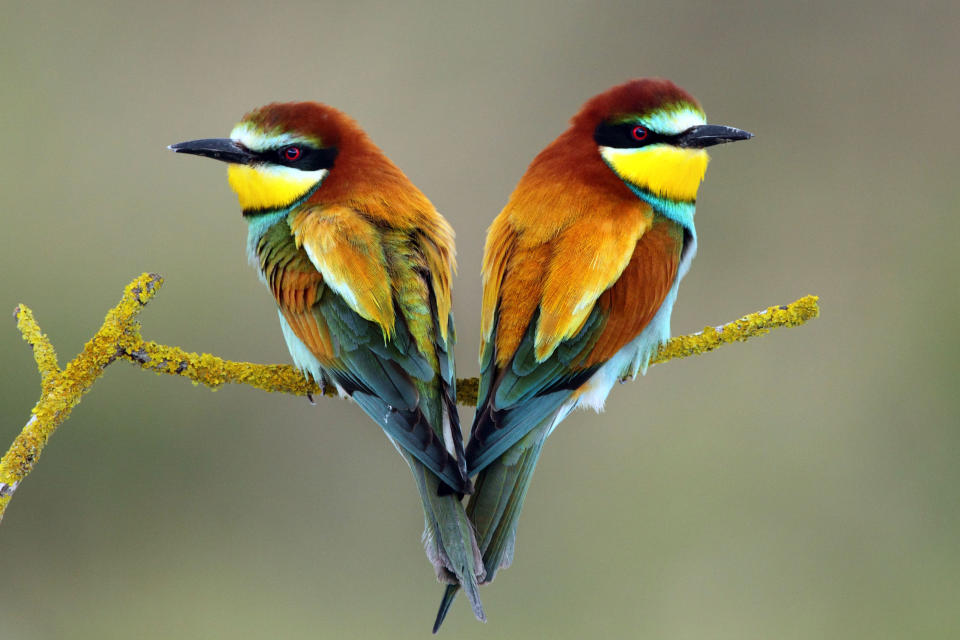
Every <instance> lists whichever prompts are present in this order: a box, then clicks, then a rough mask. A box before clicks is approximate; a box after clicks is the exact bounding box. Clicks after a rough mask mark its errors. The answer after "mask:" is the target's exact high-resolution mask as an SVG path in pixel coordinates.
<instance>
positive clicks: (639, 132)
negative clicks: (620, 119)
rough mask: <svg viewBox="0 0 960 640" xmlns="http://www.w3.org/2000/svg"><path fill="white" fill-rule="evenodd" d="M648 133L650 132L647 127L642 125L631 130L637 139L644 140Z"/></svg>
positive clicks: (631, 133)
mask: <svg viewBox="0 0 960 640" xmlns="http://www.w3.org/2000/svg"><path fill="white" fill-rule="evenodd" d="M647 133H648V132H647V130H646V128H645V127H641V126H640V125H637V126H635V127H634V128H633V129H631V130H630V135H631V136H633V139H634V140H637V141H639V140H644V139H645V138H646V137H647Z"/></svg>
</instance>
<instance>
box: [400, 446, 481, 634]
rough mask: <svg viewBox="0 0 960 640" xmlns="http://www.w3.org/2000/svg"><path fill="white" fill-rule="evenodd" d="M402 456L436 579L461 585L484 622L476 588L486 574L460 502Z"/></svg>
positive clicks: (418, 466)
mask: <svg viewBox="0 0 960 640" xmlns="http://www.w3.org/2000/svg"><path fill="white" fill-rule="evenodd" d="M405 457H407V462H408V463H409V464H410V469H411V470H412V471H413V475H414V477H415V478H416V481H417V488H418V489H419V491H420V499H421V500H422V501H423V515H424V525H425V526H424V531H423V545H424V548H425V549H426V552H427V557H428V558H429V559H430V562H431V563H433V566H434V569H436V572H437V579H438V580H440V581H441V582H446V583H448V584H449V585H451V586H453V585H458V586H462V587H463V590H464V592H465V593H466V594H467V599H468V600H469V601H470V606H471V608H472V609H473V614H474V615H475V616H476V617H477V620H480V621H481V622H486V621H487V617H486V614H485V613H484V612H483V604H482V603H481V602H480V594H479V591H478V585H479V583H480V582H481V581H482V580H483V578H484V575H485V571H484V568H483V559H482V557H481V554H480V549H479V548H478V547H477V540H476V537H475V536H474V530H473V525H471V524H470V519H469V518H468V517H467V514H466V512H465V511H464V509H463V504H462V503H461V502H460V499H459V498H458V497H457V496H456V495H454V494H446V495H438V492H437V489H438V486H439V485H440V483H441V482H442V481H441V480H440V479H439V478H437V476H436V475H434V474H433V473H432V472H431V471H430V470H429V469H427V468H426V467H425V466H424V465H423V464H421V463H420V461H418V460H416V459H415V458H413V457H412V456H405Z"/></svg>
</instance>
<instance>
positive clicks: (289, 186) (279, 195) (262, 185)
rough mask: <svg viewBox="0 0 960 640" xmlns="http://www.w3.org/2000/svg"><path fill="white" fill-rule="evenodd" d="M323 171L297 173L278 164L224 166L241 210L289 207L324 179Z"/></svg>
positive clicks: (297, 171) (325, 171)
mask: <svg viewBox="0 0 960 640" xmlns="http://www.w3.org/2000/svg"><path fill="white" fill-rule="evenodd" d="M326 175H327V170H326V169H319V170H317V171H299V170H297V169H293V168H291V167H283V166H277V165H267V164H259V165H247V164H231V165H229V166H228V167H227V179H228V180H229V181H230V186H231V187H232V188H233V190H234V191H236V192H237V199H238V200H240V206H241V207H242V208H243V210H244V211H251V210H270V209H282V208H284V207H287V206H290V205H291V204H293V203H294V202H296V201H297V200H299V199H300V198H302V197H303V196H305V195H306V194H307V193H308V192H309V191H310V189H312V188H313V187H315V186H316V185H317V184H318V183H319V182H320V181H321V180H323V178H324V176H326Z"/></svg>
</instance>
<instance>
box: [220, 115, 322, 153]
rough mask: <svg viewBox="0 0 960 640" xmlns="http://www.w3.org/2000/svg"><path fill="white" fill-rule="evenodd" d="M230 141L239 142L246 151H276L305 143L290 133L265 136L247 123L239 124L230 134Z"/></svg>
mask: <svg viewBox="0 0 960 640" xmlns="http://www.w3.org/2000/svg"><path fill="white" fill-rule="evenodd" d="M230 139H231V140H234V141H235V142H239V143H240V144H242V145H243V146H245V147H246V148H247V149H251V150H253V151H263V150H264V149H276V148H277V147H282V146H284V145H288V144H294V143H296V142H305V140H303V139H302V138H299V137H297V136H295V135H292V134H290V133H281V134H276V135H267V134H265V133H263V132H262V131H260V130H258V129H257V128H256V127H254V126H253V125H251V124H250V123H249V122H241V123H240V124H238V125H237V126H235V127H234V128H233V131H231V132H230Z"/></svg>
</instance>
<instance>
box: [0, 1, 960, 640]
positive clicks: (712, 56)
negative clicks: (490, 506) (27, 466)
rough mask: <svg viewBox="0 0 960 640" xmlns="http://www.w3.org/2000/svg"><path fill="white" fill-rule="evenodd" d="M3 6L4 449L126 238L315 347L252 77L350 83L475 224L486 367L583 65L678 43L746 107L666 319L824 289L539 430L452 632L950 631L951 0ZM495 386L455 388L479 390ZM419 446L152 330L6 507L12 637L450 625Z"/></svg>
mask: <svg viewBox="0 0 960 640" xmlns="http://www.w3.org/2000/svg"><path fill="white" fill-rule="evenodd" d="M3 14H4V18H3V20H2V24H0V43H2V44H0V48H2V51H3V55H2V56H0V76H2V78H3V82H2V83H0V87H2V88H0V92H2V96H3V97H2V118H0V137H2V140H3V151H2V153H0V176H2V178H0V181H2V187H0V215H2V220H3V229H4V231H3V235H2V240H0V249H2V250H0V270H2V272H3V274H4V275H3V278H2V280H0V310H4V309H5V310H6V311H5V312H4V313H5V315H4V316H3V317H6V318H7V320H6V322H5V323H0V358H2V361H3V367H2V368H0V407H2V409H0V417H2V419H0V440H2V442H0V449H3V450H5V449H6V447H7V446H9V442H11V441H12V440H13V438H14V436H15V435H16V434H17V433H18V431H19V430H20V428H21V427H22V426H23V424H24V422H25V421H26V419H27V418H28V416H29V412H30V408H31V407H32V405H33V403H34V401H35V399H36V398H37V397H38V394H39V379H38V376H37V372H36V370H35V367H34V364H33V361H32V358H31V353H30V350H29V348H28V347H27V345H25V344H24V343H23V342H22V341H21V339H20V337H19V334H18V333H17V331H16V329H15V328H14V323H13V321H12V319H10V318H9V312H10V310H12V309H13V307H14V305H15V304H16V303H18V302H23V303H26V304H28V305H30V306H31V307H32V308H33V309H34V311H35V312H36V315H37V318H38V320H39V322H40V324H41V326H42V328H43V329H44V330H45V331H46V332H47V333H48V334H49V335H50V337H51V338H52V340H53V343H54V344H55V346H56V347H57V349H58V352H59V355H60V359H61V363H63V362H66V361H67V360H69V359H70V358H72V357H73V356H74V355H75V354H76V353H77V352H78V350H79V349H80V348H81V346H82V345H83V343H84V342H85V341H86V340H87V339H88V338H89V337H90V336H91V335H92V333H93V332H94V330H95V329H96V328H97V327H98V326H99V325H100V322H101V321H102V318H103V314H104V313H105V312H106V310H107V309H108V308H109V307H110V306H112V305H113V304H114V303H115V302H116V301H117V300H118V298H119V295H120V292H121V290H122V288H123V286H124V285H125V284H127V283H128V282H129V281H130V280H131V279H132V278H133V277H134V276H136V275H138V274H139V273H141V272H143V271H157V272H160V273H162V274H163V275H164V276H165V277H166V285H165V287H164V289H163V291H162V293H161V294H160V295H159V297H158V298H157V299H156V300H155V301H154V302H153V303H151V305H150V306H149V307H148V308H147V309H146V311H145V312H144V313H143V315H142V320H143V325H144V333H145V335H146V336H147V338H148V339H154V340H158V341H161V342H164V343H167V344H176V345H180V346H182V347H184V348H187V349H188V350H196V351H208V352H212V353H215V354H218V355H221V356H224V357H228V358H232V359H244V360H251V361H256V362H288V361H289V358H288V354H287V351H286V348H285V346H284V344H283V340H282V338H281V334H280V331H279V328H278V326H277V318H276V312H275V311H274V309H273V305H272V302H271V300H270V298H269V296H268V294H267V293H266V292H265V291H264V290H263V286H262V285H261V284H260V283H259V282H258V281H257V278H256V276H255V274H254V271H253V270H252V269H250V268H249V267H248V265H247V264H246V258H245V256H244V238H245V233H246V231H245V225H244V223H243V222H242V220H241V218H240V214H239V209H238V206H237V203H236V200H235V197H234V195H233V193H232V192H231V191H230V190H229V187H228V186H227V183H226V179H225V168H224V166H223V165H222V164H219V163H216V162H210V161H206V160H200V159H197V158H191V157H178V156H174V155H173V154H172V153H170V152H169V151H167V150H166V149H165V147H166V145H168V144H170V143H173V142H178V141H181V140H187V139H193V138H202V137H214V136H223V135H226V134H227V132H229V131H230V128H231V127H232V125H233V124H234V123H235V122H236V121H237V120H238V119H239V118H240V116H242V115H243V113H245V112H246V111H247V110H248V109H250V108H252V107H255V106H258V105H261V104H264V103H267V102H270V101H275V100H292V99H310V100H320V101H324V102H328V103H329V104H332V105H335V106H337V107H339V108H341V109H343V110H344V111H346V112H348V113H350V114H351V115H353V116H354V117H355V118H356V119H357V120H358V121H359V122H360V124H361V125H362V126H363V127H364V128H365V129H366V130H367V131H368V132H369V134H370V135H371V136H372V138H373V139H374V141H375V142H376V143H377V144H379V145H380V146H381V147H382V148H383V149H384V150H385V151H386V152H387V154H388V155H389V156H390V157H391V158H393V160H394V161H396V162H397V163H398V164H399V165H400V166H401V167H402V168H403V169H404V170H405V171H406V172H407V173H408V174H409V176H410V177H411V178H412V179H413V181H414V182H415V183H416V184H417V185H418V186H419V187H420V188H422V189H423V190H424V192H426V193H427V194H428V195H429V196H430V198H431V199H432V200H433V201H434V203H435V204H436V205H437V207H438V208H439V209H440V210H441V211H442V212H443V213H444V214H445V215H446V216H447V217H448V218H449V220H450V221H451V223H452V224H453V225H454V227H455V228H456V229H457V233H458V249H459V259H460V275H459V278H458V279H457V281H456V291H455V294H456V296H455V297H456V300H455V303H456V314H457V321H458V329H459V335H460V343H459V344H458V345H457V356H458V359H459V372H460V375H461V376H469V375H475V374H476V372H477V364H476V353H477V346H478V317H477V316H478V300H479V295H480V283H479V278H478V270H479V263H480V258H481V252H482V243H483V236H484V232H485V229H486V227H487V225H488V224H489V223H490V221H491V220H492V218H493V217H494V216H495V215H496V213H497V212H498V211H499V210H500V208H501V207H502V205H503V204H504V202H505V201H506V199H507V197H508V195H509V193H510V192H511V190H512V189H513V187H514V185H515V183H516V181H517V180H518V179H519V177H520V175H521V174H522V173H523V171H524V169H525V167H526V165H527V164H528V163H529V161H530V160H531V159H532V158H533V156H534V155H535V154H536V153H537V152H538V151H539V150H540V149H541V148H542V147H543V146H544V145H546V144H547V143H548V142H549V141H550V140H552V139H553V138H554V137H555V136H557V135H558V134H559V133H560V132H561V131H563V129H564V128H565V127H566V123H567V120H568V119H569V118H570V116H571V115H572V114H573V113H574V112H575V111H576V110H577V108H578V107H579V106H580V105H581V104H582V103H583V102H584V101H585V100H586V99H587V98H589V97H590V96H591V95H594V94H596V93H598V92H600V91H602V90H604V89H606V88H607V87H609V86H611V85H614V84H617V83H620V82H622V81H624V80H626V79H628V78H631V77H637V76H645V75H658V76H664V77H668V78H671V79H673V80H674V81H676V82H677V83H678V84H680V85H681V86H683V87H685V88H686V89H688V90H689V91H690V92H691V93H693V94H694V95H695V96H696V97H697V98H698V99H699V100H700V101H701V102H702V103H703V105H704V106H705V108H706V111H707V113H708V116H709V117H710V119H711V121H712V122H716V123H723V124H730V125H734V126H738V127H742V128H745V129H747V130H749V131H752V132H753V133H755V134H756V138H755V139H754V140H751V141H750V142H746V143H740V144H736V145H730V146H724V147H719V148H717V149H716V150H715V151H714V152H713V162H712V164H711V167H710V170H709V171H708V174H707V180H706V182H705V184H704V185H703V188H702V190H701V192H700V199H699V201H700V204H699V207H698V214H697V222H698V229H699V235H700V240H701V244H700V247H701V248H700V254H699V256H698V258H697V260H696V261H695V263H694V265H693V269H692V270H691V272H690V274H689V275H688V276H687V278H686V280H685V282H684V284H683V287H682V288H681V294H680V298H679V302H678V304H677V306H676V310H675V312H674V323H673V328H674V332H675V333H686V332H691V331H695V330H698V329H700V328H702V327H703V326H704V325H705V324H719V323H722V322H725V321H728V320H731V319H734V318H736V317H738V316H740V315H742V314H744V313H747V312H750V311H754V310H757V309H760V308H763V307H766V306H767V305H771V304H778V303H784V302H789V301H791V300H793V299H795V298H797V297H800V296H801V295H804V294H807V293H816V294H819V295H820V296H821V303H822V309H823V312H822V317H821V318H820V319H819V320H816V321H814V322H812V323H811V324H809V325H808V326H806V327H803V328H800V329H794V330H779V331H776V332H774V333H773V334H771V335H770V336H768V337H765V338H762V339H758V340H755V341H752V342H750V343H748V344H744V345H735V346H732V347H727V348H725V349H723V350H722V351H720V352H717V353H714V354H711V355H708V356H705V357H699V358H694V359H690V360H686V361H682V362H673V363H669V364H666V365H663V366H657V367H654V368H653V369H651V370H650V372H649V373H648V375H647V376H646V377H645V378H643V379H642V380H639V381H637V382H635V383H633V384H629V385H625V386H622V387H619V388H617V389H615V390H614V393H613V394H612V396H611V398H610V401H609V402H608V405H607V410H606V412H605V413H604V414H602V415H600V416H597V415H594V414H592V413H590V414H587V413H580V414H577V415H575V416H573V417H571V418H570V419H568V420H567V421H566V422H565V423H564V424H563V426H562V427H561V428H560V429H558V431H557V432H556V433H555V434H554V436H553V437H552V438H551V440H550V443H549V444H548V445H547V447H546V452H545V455H544V457H543V459H542V462H541V464H540V466H539V469H538V472H537V476H536V479H535V480H534V482H533V486H532V488H531V491H530V494H529V496H528V500H527V506H526V510H525V513H524V515H523V518H522V520H521V525H520V533H519V541H518V547H517V557H516V562H515V565H514V566H513V567H512V568H511V569H510V570H508V571H504V572H502V573H500V574H499V575H498V578H497V580H496V582H495V583H494V584H493V585H492V586H490V587H487V588H484V589H483V591H482V595H483V599H484V603H485V605H486V607H487V612H488V615H489V619H490V622H489V623H488V624H487V625H481V624H479V623H477V622H476V621H474V620H473V618H472V616H471V615H470V614H469V612H468V610H467V608H466V607H465V606H464V604H463V602H462V601H458V602H457V604H456V605H455V608H454V609H453V612H452V614H451V616H450V619H449V620H448V622H447V624H446V626H445V628H444V629H443V631H442V633H443V634H444V635H446V636H447V637H457V638H523V637H530V638H533V637H551V638H583V637H650V638H738V639H739V638H764V637H766V638H770V637H776V638H844V639H848V638H879V637H901V638H905V637H915V638H918V637H924V638H935V637H942V638H946V637H957V634H958V633H960V608H958V607H957V602H958V599H960V581H958V578H957V576H958V575H960V546H958V544H957V540H958V533H960V530H958V525H960V502H958V498H957V491H958V489H957V488H958V486H960V465H958V455H960V424H958V423H960V419H958V414H960V401H958V399H957V395H958V390H957V373H958V359H960V341H958V338H957V335H958V334H957V318H958V317H960V300H958V291H960V286H958V285H960V282H958V267H960V259H958V257H957V241H958V237H960V225H958V216H957V214H958V204H960V198H958V195H957V186H956V184H957V172H958V169H960V162H958V151H957V142H958V138H957V133H956V132H957V117H958V108H957V105H958V104H960V77H958V76H960V74H958V68H960V67H958V60H960V46H958V39H957V34H958V26H957V25H960V5H958V4H957V3H956V2H941V3H937V2H913V3H896V2H894V3H887V2H879V3H877V2H859V3H844V4H843V5H842V6H840V5H838V3H834V2H791V3H785V2H784V3H766V2H755V3H752V2H735V3H711V2H676V1H675V2H669V3H663V4H659V5H654V4H652V3H641V2H633V3H621V2H580V3H552V2H524V3H516V2H507V1H503V2H492V3H469V4H468V3H463V4H459V5H457V6H454V4H453V3H443V2H436V3H423V4H412V5H406V4H405V3H394V2H383V3H378V2H363V1H360V0H355V1H353V2H349V3H346V2H305V1H304V2H299V3H297V2H291V3H265V2H256V3H254V2H219V3H217V2H204V3H196V2H185V1H172V2H162V3H141V5H140V6H139V7H135V6H133V3H124V2H105V1H92V2H75V3H74V2H53V3H52V2H44V1H42V0H34V1H33V2H29V3H26V2H24V3H12V2H11V3H7V5H6V6H5V7H4V9H3ZM470 414H471V412H468V411H465V412H464V414H463V415H464V419H465V420H467V421H468V420H469V417H470ZM421 528H422V516H421V513H420V509H419V506H418V501H417V497H416V494H415V491H414V488H413V483H412V481H411V479H410V477H409V472H408V471H407V469H406V468H405V466H404V464H403V462H402V460H401V459H400V457H399V456H397V455H396V453H395V452H394V451H393V448H392V447H391V446H390V445H389V443H388V442H387V440H386V438H385V437H384V436H383V435H382V433H381V432H380V430H379V429H378V428H376V427H375V426H374V425H373V424H372V423H370V422H369V421H368V420H367V419H366V418H365V417H364V416H363V415H362V414H361V412H360V411H359V410H358V409H357V408H356V407H354V406H351V405H350V404H348V403H346V402H342V401H337V400H328V399H325V400H320V401H319V402H318V403H317V406H310V405H309V404H308V403H307V402H306V400H304V399H302V398H294V397H288V396H282V395H268V394H265V393H262V392H259V391H255V390H252V389H249V388H245V387H232V388H224V389H222V390H220V391H218V392H217V393H211V392H210V391H208V390H207V389H205V388H199V387H194V386H191V385H190V384H189V383H188V382H187V381H186V380H184V379H179V378H160V377H157V376H154V375H152V374H149V373H145V372H143V371H140V370H138V369H136V368H134V367H132V366H129V365H127V364H123V363H118V364H115V365H113V366H112V367H110V368H109V369H108V371H107V373H106V375H105V377H104V378H103V379H101V380H100V381H98V382H97V384H96V386H95V387H94V389H93V390H92V392H91V393H90V394H89V395H88V396H87V397H86V399H85V400H84V401H83V403H82V404H81V405H80V406H79V407H78V408H77V409H76V410H75V412H74V414H73V417H72V418H71V419H70V420H69V421H68V422H67V423H65V424H64V426H63V427H62V428H61V430H60V431H59V432H58V433H57V434H56V435H55V437H54V439H53V440H52V441H51V443H50V445H49V447H48V448H47V450H46V452H45V453H44V454H43V458H42V460H41V461H40V462H39V464H38V467H37V469H36V470H35V471H34V473H33V474H32V475H31V476H30V477H29V478H28V479H27V480H26V481H25V482H24V483H23V485H22V486H21V487H20V489H19V491H18V492H17V495H16V497H15V499H14V500H13V502H12V503H11V505H10V507H9V509H8V510H7V514H6V517H5V519H4V521H3V523H2V525H0V638H4V639H8V638H9V639H11V640H29V639H35V638H71V639H80V638H104V637H106V638H130V637H136V638H171V637H180V638H252V637H259V638H273V637H276V638H371V637H395V638H424V637H427V635H428V634H429V627H430V624H431V623H432V620H433V615H434V612H435V607H436V604H437V602H438V598H439V597H440V593H441V589H440V587H439V586H438V585H437V584H436V582H435V581H434V578H433V575H432V572H431V570H430V568H429V566H428V564H427V562H426V560H425V558H424V555H423V551H422V548H421V545H420V541H419V537H420V532H421Z"/></svg>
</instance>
